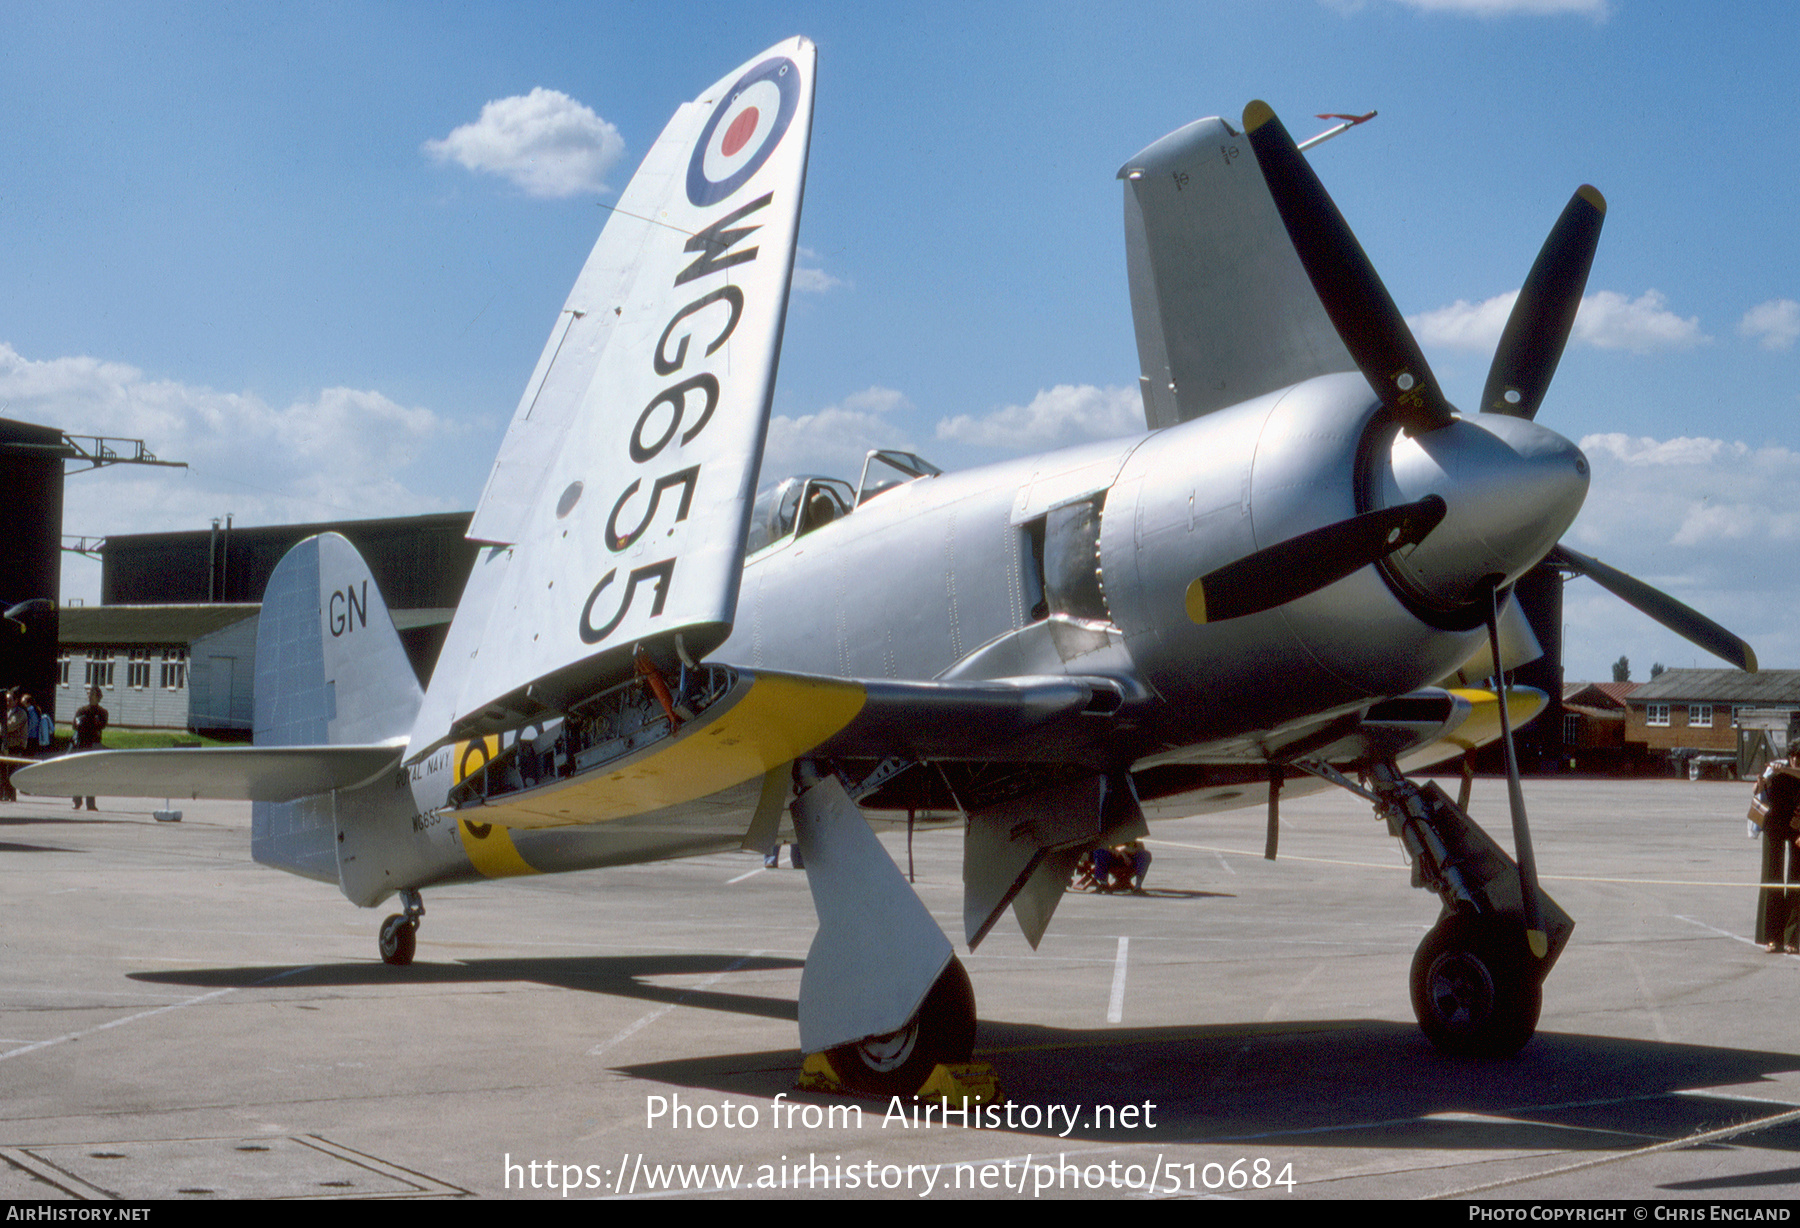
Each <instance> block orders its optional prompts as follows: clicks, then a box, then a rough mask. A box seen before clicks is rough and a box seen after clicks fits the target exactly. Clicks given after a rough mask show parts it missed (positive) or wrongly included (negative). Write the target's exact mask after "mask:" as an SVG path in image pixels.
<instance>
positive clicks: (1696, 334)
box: [1573, 290, 1712, 354]
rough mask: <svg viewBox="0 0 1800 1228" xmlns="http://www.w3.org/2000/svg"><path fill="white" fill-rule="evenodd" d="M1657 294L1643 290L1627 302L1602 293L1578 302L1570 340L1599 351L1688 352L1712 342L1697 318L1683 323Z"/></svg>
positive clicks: (1615, 293)
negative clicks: (1579, 303)
mask: <svg viewBox="0 0 1800 1228" xmlns="http://www.w3.org/2000/svg"><path fill="white" fill-rule="evenodd" d="M1667 301H1668V300H1667V299H1665V298H1664V297H1663V294H1662V292H1661V291H1660V290H1646V291H1644V292H1643V293H1642V294H1640V295H1638V296H1637V297H1636V298H1633V299H1628V298H1626V297H1625V296H1624V295H1623V294H1620V293H1619V292H1618V291H1616V290H1602V291H1600V292H1599V293H1598V294H1590V295H1588V296H1587V297H1586V298H1584V299H1582V300H1581V310H1580V312H1578V313H1577V314H1576V316H1575V332H1574V334H1573V340H1575V341H1578V342H1584V343H1585V344H1587V345H1591V346H1593V347H1595V348H1596V349H1601V350H1630V351H1632V352H1633V353H1635V354H1647V353H1650V352H1651V351H1653V350H1691V349H1693V348H1694V347H1695V346H1697V345H1704V344H1706V343H1707V342H1709V341H1711V340H1712V338H1711V337H1708V336H1707V335H1706V334H1705V333H1703V332H1701V331H1700V317H1699V316H1690V317H1688V318H1687V319H1685V320H1684V319H1682V318H1681V317H1680V316H1678V315H1676V314H1675V313H1674V312H1672V311H1670V310H1668V308H1667V307H1666V306H1665V304H1666V303H1667Z"/></svg>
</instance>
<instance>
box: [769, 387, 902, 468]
mask: <svg viewBox="0 0 1800 1228" xmlns="http://www.w3.org/2000/svg"><path fill="white" fill-rule="evenodd" d="M910 409H912V402H910V401H908V400H907V399H906V396H905V395H904V394H903V393H900V392H896V391H895V390H894V389H892V388H865V389H863V391H861V392H853V393H851V394H850V395H849V396H847V397H845V398H844V399H843V400H842V401H840V402H838V403H837V404H836V405H828V406H826V407H825V408H824V409H821V410H819V411H818V412H817V413H811V414H802V415H800V416H799V417H793V418H790V417H788V416H787V415H786V414H776V415H775V416H774V417H772V418H770V419H769V440H768V443H767V444H766V445H765V446H764V448H763V463H762V475H761V476H760V477H759V478H758V479H757V480H758V482H759V484H764V485H766V484H767V483H769V482H772V481H775V480H776V479H777V478H783V477H788V476H790V475H792V474H796V473H823V474H826V475H828V476H830V477H840V478H843V479H845V480H846V481H850V482H854V481H856V478H857V475H859V474H860V473H861V472H862V465H863V458H864V457H866V456H867V455H868V454H869V452H870V451H871V450H872V449H874V448H899V449H901V450H902V451H908V452H910V451H912V450H913V445H912V444H911V443H909V442H907V440H906V439H905V437H904V436H903V435H901V433H900V432H901V429H902V428H901V427H899V426H898V425H897V424H896V423H895V422H894V420H893V417H892V415H894V414H896V413H905V412H906V411H908V410H910Z"/></svg>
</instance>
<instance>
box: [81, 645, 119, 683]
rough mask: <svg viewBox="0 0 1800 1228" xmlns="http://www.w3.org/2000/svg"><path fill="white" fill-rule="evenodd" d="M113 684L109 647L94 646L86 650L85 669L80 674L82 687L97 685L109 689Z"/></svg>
mask: <svg viewBox="0 0 1800 1228" xmlns="http://www.w3.org/2000/svg"><path fill="white" fill-rule="evenodd" d="M112 684H113V654H112V651H111V649H106V648H94V649H90V650H89V651H88V655H87V670H86V672H85V673H84V674H83V676H82V682H81V685H82V686H84V687H93V686H97V687H100V688H102V689H103V690H111V689H112Z"/></svg>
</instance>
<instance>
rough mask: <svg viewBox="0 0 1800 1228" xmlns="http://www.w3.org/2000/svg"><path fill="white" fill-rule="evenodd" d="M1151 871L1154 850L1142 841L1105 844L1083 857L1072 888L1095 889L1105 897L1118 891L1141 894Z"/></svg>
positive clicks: (1077, 865) (1078, 865) (1077, 868)
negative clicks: (1145, 845) (1151, 851)
mask: <svg viewBox="0 0 1800 1228" xmlns="http://www.w3.org/2000/svg"><path fill="white" fill-rule="evenodd" d="M1149 872H1150V850H1149V849H1147V848H1145V847H1144V842H1143V841H1142V840H1133V841H1131V842H1130V843H1129V844H1114V845H1110V846H1109V845H1105V844H1102V845H1100V846H1099V847H1097V848H1095V849H1094V850H1093V851H1092V852H1090V853H1085V854H1083V855H1082V858H1081V860H1080V861H1079V862H1077V863H1076V865H1075V876H1074V882H1073V883H1072V884H1071V885H1072V886H1073V887H1074V888H1075V890H1077V891H1087V890H1089V889H1092V890H1095V891H1098V892H1100V893H1102V894H1110V893H1112V892H1115V891H1131V892H1137V893H1141V892H1142V891H1143V890H1144V876H1145V875H1146V874H1148V873H1149Z"/></svg>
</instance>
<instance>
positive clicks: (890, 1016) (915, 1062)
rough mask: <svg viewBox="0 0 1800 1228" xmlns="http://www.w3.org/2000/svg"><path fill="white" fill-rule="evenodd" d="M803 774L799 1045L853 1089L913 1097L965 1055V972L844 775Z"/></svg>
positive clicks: (798, 816) (971, 1012)
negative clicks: (822, 1057)
mask: <svg viewBox="0 0 1800 1228" xmlns="http://www.w3.org/2000/svg"><path fill="white" fill-rule="evenodd" d="M802 775H803V778H802V780H801V782H800V785H801V793H800V795H799V796H798V797H797V798H795V799H794V803H793V816H794V833H795V835H796V837H797V838H798V841H799V845H800V850H801V852H802V854H803V855H804V856H805V858H806V883H807V886H808V887H809V888H810V889H811V891H812V897H813V908H814V910H815V911H816V912H817V913H818V916H819V932H818V933H817V935H815V936H814V938H813V943H812V949H811V950H810V951H808V952H807V956H806V970H805V971H804V972H803V973H801V976H800V1048H801V1049H802V1050H803V1051H804V1052H806V1053H820V1052H823V1053H825V1054H826V1055H827V1058H828V1060H829V1061H830V1063H831V1066H832V1069H833V1071H834V1072H835V1073H836V1074H837V1076H838V1078H839V1079H841V1080H842V1081H843V1082H844V1083H845V1084H846V1085H848V1086H849V1087H851V1088H853V1089H854V1090H857V1091H860V1092H863V1093H865V1094H870V1095H876V1096H884V1097H885V1096H905V1095H911V1094H912V1093H913V1092H916V1091H918V1090H919V1088H920V1086H921V1085H922V1084H923V1083H924V1082H925V1080H926V1079H927V1078H929V1077H930V1076H931V1072H932V1071H933V1070H934V1069H935V1068H936V1067H937V1066H938V1064H939V1063H957V1062H966V1061H968V1060H969V1056H970V1054H971V1052H972V1051H973V1049H974V1046H975V995H974V992H973V991H972V990H971V989H970V986H969V976H968V973H967V972H965V971H963V966H962V964H961V963H960V962H959V961H958V960H957V958H956V955H955V952H954V949H953V948H952V947H951V945H950V940H949V939H948V938H946V937H944V931H943V930H941V929H939V928H938V924H937V922H936V921H934V920H932V917H931V914H930V913H929V912H927V911H926V909H925V905H924V904H923V903H921V902H920V900H919V897H918V896H917V895H915V894H914V893H913V889H912V888H911V887H910V886H908V885H907V882H906V879H905V878H903V877H902V876H901V874H900V870H899V867H897V866H896V865H894V862H893V859H892V858H890V857H889V856H888V855H887V850H886V849H884V848H882V847H881V842H880V841H879V840H877V839H876V838H875V833H874V832H873V831H871V830H870V829H869V824H868V822H867V820H865V819H864V818H863V815H862V811H861V810H860V809H858V808H857V805H856V803H855V802H853V801H851V800H850V795H849V794H848V793H847V792H846V791H845V789H844V786H843V784H842V782H840V781H839V780H838V779H837V777H836V776H835V775H830V774H824V775H822V776H821V775H816V774H813V773H810V772H804V771H803V774H802ZM809 777H810V778H809Z"/></svg>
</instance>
